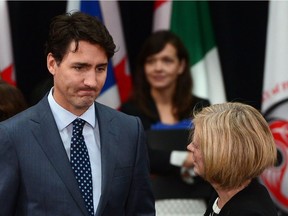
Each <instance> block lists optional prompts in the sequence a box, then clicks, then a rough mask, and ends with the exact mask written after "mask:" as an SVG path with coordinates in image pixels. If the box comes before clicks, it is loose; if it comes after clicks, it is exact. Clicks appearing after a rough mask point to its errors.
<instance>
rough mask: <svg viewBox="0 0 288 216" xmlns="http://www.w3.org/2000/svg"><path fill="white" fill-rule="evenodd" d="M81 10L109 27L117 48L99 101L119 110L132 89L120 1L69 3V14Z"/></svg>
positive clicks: (71, 1)
mask: <svg viewBox="0 0 288 216" xmlns="http://www.w3.org/2000/svg"><path fill="white" fill-rule="evenodd" d="M73 10H74V11H75V10H78V11H79V10H80V11H82V12H85V13H88V14H90V15H93V16H97V17H98V18H99V19H100V20H102V22H103V23H104V24H105V26H106V27H107V29H108V31H109V32H110V34H111V35H112V37H113V40H114V43H115V44H116V47H117V50H118V51H117V52H116V53H115V55H114V57H113V58H112V63H111V62H110V63H109V65H108V73H107V79H106V82H105V85H104V87H103V89H102V91H101V93H100V95H99V97H98V98H97V101H98V102H100V103H103V104H105V105H107V106H110V107H112V108H115V109H117V108H119V107H120V105H121V104H122V103H123V102H125V101H126V100H127V99H128V97H129V94H130V92H131V89H132V81H131V75H130V68H129V61H128V55H127V52H126V45H125V40H124V34H123V30H122V22H121V16H120V11H119V5H118V1H105V0H102V1H101V0H100V1H75V0H70V1H68V3H67V12H71V11H72V12H73Z"/></svg>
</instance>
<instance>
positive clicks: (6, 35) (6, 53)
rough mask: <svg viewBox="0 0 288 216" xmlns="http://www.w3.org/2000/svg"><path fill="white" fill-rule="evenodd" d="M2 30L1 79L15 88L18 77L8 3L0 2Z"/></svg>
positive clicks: (0, 38) (0, 45)
mask: <svg viewBox="0 0 288 216" xmlns="http://www.w3.org/2000/svg"><path fill="white" fill-rule="evenodd" d="M0 29H1V36H0V47H1V48H0V78H1V77H2V79H3V80H5V81H6V82H8V83H9V84H12V85H14V86H15V85H16V77H15V72H14V65H13V57H12V43H11V34H10V22H9V13H8V5H7V2H6V1H0Z"/></svg>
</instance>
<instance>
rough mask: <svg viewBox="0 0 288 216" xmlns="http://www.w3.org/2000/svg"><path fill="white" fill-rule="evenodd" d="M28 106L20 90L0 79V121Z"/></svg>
mask: <svg viewBox="0 0 288 216" xmlns="http://www.w3.org/2000/svg"><path fill="white" fill-rule="evenodd" d="M26 108H28V105H27V102H26V100H25V98H24V96H23V94H22V92H21V91H20V90H19V89H18V88H16V87H15V86H12V85H10V84H8V83H6V82H5V81H3V80H1V79H0V121H3V120H5V119H8V118H10V117H12V116H14V115H15V114H17V113H19V112H21V111H23V110H25V109H26Z"/></svg>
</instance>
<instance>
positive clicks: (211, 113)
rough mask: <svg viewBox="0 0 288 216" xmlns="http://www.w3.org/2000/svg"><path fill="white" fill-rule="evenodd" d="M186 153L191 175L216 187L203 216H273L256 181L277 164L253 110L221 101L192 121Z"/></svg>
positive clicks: (264, 128) (271, 142) (267, 135)
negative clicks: (188, 156) (191, 163)
mask: <svg viewBox="0 0 288 216" xmlns="http://www.w3.org/2000/svg"><path fill="white" fill-rule="evenodd" d="M193 122H194V125H195V129H194V130H193V134H192V135H193V137H192V142H191V143H190V144H189V145H188V150H190V151H191V152H192V154H193V156H192V158H193V161H194V171H195V173H197V174H198V175H200V176H202V177H203V178H204V179H205V180H206V181H208V182H209V183H210V184H211V185H212V186H213V188H214V189H215V191H216V192H215V194H214V195H213V196H212V197H211V200H210V202H209V205H208V208H207V211H206V213H205V215H204V216H216V215H218V216H226V215H227V216H228V215H230V216H232V215H233V216H252V215H253V216H254V215H259V216H277V212H276V209H275V206H274V203H273V201H272V199H271V198H270V196H269V193H268V191H267V189H266V188H265V186H263V185H262V184H260V183H259V182H258V181H257V179H256V178H257V177H258V176H259V175H260V174H261V173H262V172H263V171H264V170H265V169H266V168H268V167H270V166H273V165H274V164H275V162H276V147H275V143H274V138H273V136H272V134H271V132H270V129H269V126H268V124H267V122H266V120H265V119H264V118H263V116H262V115H261V114H260V112H258V111H257V110H256V109H255V108H253V107H251V106H249V105H245V104H241V103H223V104H216V105H212V106H210V107H207V108H204V109H203V110H202V111H201V112H199V113H196V115H195V117H194V120H193Z"/></svg>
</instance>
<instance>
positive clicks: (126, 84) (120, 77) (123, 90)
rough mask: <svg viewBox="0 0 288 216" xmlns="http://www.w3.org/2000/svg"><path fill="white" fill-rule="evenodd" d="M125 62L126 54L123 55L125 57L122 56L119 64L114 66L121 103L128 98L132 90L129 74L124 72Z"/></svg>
mask: <svg viewBox="0 0 288 216" xmlns="http://www.w3.org/2000/svg"><path fill="white" fill-rule="evenodd" d="M126 64H127V56H125V58H123V59H122V60H121V61H120V62H119V64H117V65H116V66H114V70H115V79H116V83H117V85H118V89H119V94H120V99H121V103H124V102H125V101H127V100H128V98H129V96H130V93H131V90H132V82H131V76H130V75H129V74H127V73H125V68H126Z"/></svg>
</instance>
